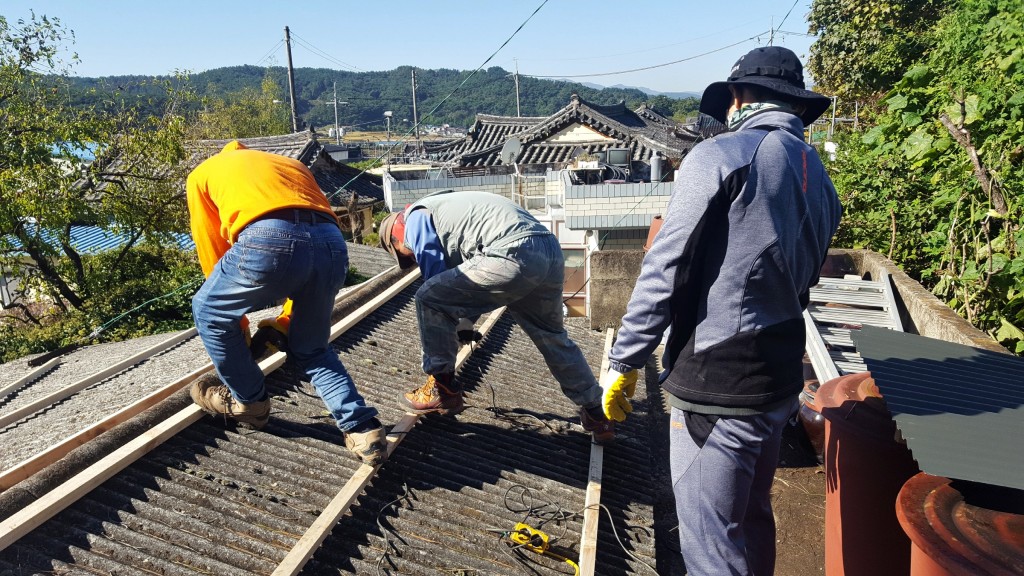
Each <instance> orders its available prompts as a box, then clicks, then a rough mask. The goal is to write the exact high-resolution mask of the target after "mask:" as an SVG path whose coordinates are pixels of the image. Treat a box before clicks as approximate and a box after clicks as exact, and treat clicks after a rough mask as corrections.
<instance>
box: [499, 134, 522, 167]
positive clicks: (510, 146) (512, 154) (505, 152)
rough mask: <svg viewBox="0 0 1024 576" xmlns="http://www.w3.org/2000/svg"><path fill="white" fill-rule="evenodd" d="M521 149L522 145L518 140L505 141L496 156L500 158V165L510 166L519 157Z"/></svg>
mask: <svg viewBox="0 0 1024 576" xmlns="http://www.w3.org/2000/svg"><path fill="white" fill-rule="evenodd" d="M522 148H523V143H522V142H520V141H519V138H509V139H508V140H506V141H505V145H504V146H502V147H501V152H500V153H499V154H498V156H499V157H500V158H501V163H502V164H512V163H513V162H515V161H516V158H517V157H519V151H520V150H521V149H522Z"/></svg>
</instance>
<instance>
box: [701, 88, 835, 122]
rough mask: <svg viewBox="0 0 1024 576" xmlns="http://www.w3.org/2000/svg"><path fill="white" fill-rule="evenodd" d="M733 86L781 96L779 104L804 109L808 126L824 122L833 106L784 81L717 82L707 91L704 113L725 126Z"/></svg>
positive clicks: (830, 100)
mask: <svg viewBox="0 0 1024 576" xmlns="http://www.w3.org/2000/svg"><path fill="white" fill-rule="evenodd" d="M730 85H751V86H758V87H760V88H763V89H765V90H768V91H769V92H771V93H773V94H775V95H777V96H778V97H779V100H784V101H786V102H792V103H793V104H799V105H801V106H803V107H804V112H803V114H800V120H802V121H803V123H804V126H809V125H810V124H811V123H812V122H814V121H815V120H817V119H818V118H820V117H821V115H822V114H824V113H825V110H828V107H829V106H831V105H832V99H831V98H829V97H828V96H823V95H821V94H818V93H817V92H813V91H811V90H804V89H803V88H797V87H796V86H793V85H792V84H790V83H789V82H786V81H784V80H780V79H778V78H770V77H767V76H746V77H744V78H741V79H739V80H726V81H723V82H713V83H712V84H711V85H710V86H708V87H707V88H705V89H704V94H703V95H702V96H701V97H700V111H701V112H702V113H704V114H707V115H708V116H711V117H712V118H714V119H715V120H718V121H719V122H721V123H722V124H728V122H727V118H726V113H727V112H728V111H729V106H731V105H732V93H731V92H730V91H729V86H730Z"/></svg>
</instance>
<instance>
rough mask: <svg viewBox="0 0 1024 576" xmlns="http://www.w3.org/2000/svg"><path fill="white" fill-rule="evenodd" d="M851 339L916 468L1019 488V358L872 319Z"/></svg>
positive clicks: (1022, 412)
mask: <svg viewBox="0 0 1024 576" xmlns="http://www.w3.org/2000/svg"><path fill="white" fill-rule="evenodd" d="M853 340H854V342H856V344H857V350H858V351H859V352H860V354H861V356H862V357H863V358H864V361H865V363H866V364H867V366H868V369H869V370H870V371H871V376H872V377H873V378H874V379H875V383H876V384H877V385H878V389H879V390H880V391H881V393H882V396H883V397H884V398H885V403H886V405H887V406H888V407H889V410H890V411H891V412H892V414H893V417H894V418H895V419H896V424H897V425H898V426H899V429H900V432H901V433H902V434H903V437H904V438H905V439H906V441H907V446H908V447H909V448H910V451H911V453H912V454H913V455H914V458H915V459H916V460H917V463H918V465H920V467H921V470H923V471H924V472H927V473H929V474H934V475H937V476H945V477H947V478H953V479H959V480H969V481H973V482H983V483H986V484H993V485H997V486H1006V487H1010V488H1017V489H1024V444H1021V440H1020V437H1021V434H1022V433H1024V359H1021V358H1018V357H1016V356H1012V355H1010V354H1000V353H998V352H992V351H989V350H982V349H980V348H973V347H970V346H963V345H961V344H954V343H952V342H946V341H943V340H936V339H934V338H926V337H924V336H918V335H916V334H906V333H903V332H895V331H892V330H886V329H883V328H876V327H873V326H864V328H863V329H861V330H860V331H859V332H854V333H853Z"/></svg>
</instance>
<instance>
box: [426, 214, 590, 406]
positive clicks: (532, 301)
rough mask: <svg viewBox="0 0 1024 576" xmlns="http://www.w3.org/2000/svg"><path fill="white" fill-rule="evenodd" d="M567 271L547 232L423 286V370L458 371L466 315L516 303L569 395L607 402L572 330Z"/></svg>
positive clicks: (512, 309)
mask: <svg viewBox="0 0 1024 576" xmlns="http://www.w3.org/2000/svg"><path fill="white" fill-rule="evenodd" d="M564 275H565V260H564V259H563V257H562V249H561V247H560V246H559V245H558V239H557V238H555V237H554V236H552V235H550V234H545V235H539V236H528V237H526V238H524V239H522V240H518V241H514V242H513V243H512V244H511V245H510V246H503V247H501V248H495V249H491V250H488V251H487V252H486V253H485V254H480V255H477V256H475V257H474V258H471V259H470V260H469V261H467V262H463V263H462V264H461V265H459V266H458V267H456V268H452V269H451V270H446V271H444V272H442V273H440V274H438V275H437V276H434V277H433V278H431V279H429V280H427V281H426V282H424V283H423V285H422V286H421V287H420V289H419V290H417V291H416V316H417V319H418V320H419V326H420V342H421V344H422V346H423V371H424V372H426V373H427V374H442V373H445V372H452V371H453V370H454V368H455V356H456V354H457V353H458V342H457V341H456V338H455V326H456V324H457V323H458V320H459V318H476V317H478V316H480V315H481V314H484V313H486V312H490V311H492V310H496V309H497V308H500V307H502V306H508V311H509V313H511V314H512V318H513V319H514V320H515V321H516V323H518V324H519V326H520V327H522V329H523V330H524V331H525V332H526V334H527V335H528V336H529V337H530V339H531V340H533V343H534V344H535V345H536V346H537V349H538V350H540V353H541V354H542V355H543V356H544V361H545V362H546V363H547V365H548V368H549V369H550V370H551V374H552V375H553V376H554V377H555V380H557V381H558V384H559V385H560V386H561V388H562V393H564V394H565V395H566V396H567V397H568V398H569V399H570V400H572V401H573V402H574V403H575V404H576V405H578V406H587V407H590V406H596V405H597V404H599V403H600V401H601V388H600V387H599V386H598V385H597V381H596V380H595V379H594V373H593V372H592V371H591V370H590V366H589V365H587V360H586V358H584V357H583V352H581V351H580V349H579V347H577V346H576V343H575V342H573V341H572V340H570V339H569V334H568V333H566V331H565V325H564V323H563V318H562V309H563V308H562V284H563V277H564ZM522 376H523V378H531V375H529V374H523V375H522Z"/></svg>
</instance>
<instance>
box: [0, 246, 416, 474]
mask: <svg viewBox="0 0 1024 576" xmlns="http://www.w3.org/2000/svg"><path fill="white" fill-rule="evenodd" d="M395 268H396V267H395V266H392V267H391V268H388V269H387V270H385V271H384V272H381V273H380V274H377V275H376V276H374V277H373V278H370V279H369V280H367V281H366V282H363V283H362V284H359V285H357V286H355V287H353V289H352V290H347V291H342V292H339V293H338V295H337V296H336V297H335V302H340V301H341V300H342V299H344V298H347V297H348V295H349V294H351V293H352V292H355V291H356V290H358V289H359V288H360V287H363V286H369V285H371V284H372V283H373V282H375V281H376V280H377V279H379V278H381V277H382V276H384V275H385V274H389V273H391V272H392V271H393V270H394V269H395ZM347 318H348V317H346V319H347ZM343 321H344V320H343ZM282 358H287V357H286V356H283V355H282V356H275V357H272V363H278V362H279V361H281V359H282ZM58 361H59V360H58V359H54V360H52V361H51V362H58ZM277 365H278V366H280V364H279V363H278V364H277ZM45 367H46V365H44V366H41V367H40V368H39V370H42V369H43V368H45ZM274 369H276V367H275V368H274ZM210 370H213V363H207V364H206V365H205V366H203V367H201V368H199V369H198V370H195V371H194V372H192V373H191V374H188V375H187V376H185V377H183V378H179V379H178V380H175V381H174V382H172V383H170V384H168V385H166V386H164V387H163V388H160V389H159V390H157V391H155V392H153V393H152V394H149V395H148V396H146V397H144V398H141V399H139V400H138V401H137V402H135V403H133V404H131V405H130V406H127V407H125V408H123V409H122V410H120V411H119V412H116V413H114V414H111V415H110V416H108V417H107V418H105V419H103V420H101V421H99V422H96V423H95V424H93V425H92V426H90V427H89V428H86V429H85V430H82V431H81V432H78V433H77V434H75V435H74V436H71V437H69V438H66V439H64V440H62V441H61V442H58V443H57V444H54V445H52V446H50V447H49V448H47V449H45V450H43V451H42V452H39V453H37V454H35V455H33V456H31V457H29V458H28V459H26V460H23V461H22V462H19V463H18V464H15V465H14V466H12V467H10V468H8V469H7V470H4V471H3V472H0V492H2V491H4V490H7V489H8V488H10V487H11V486H14V485H15V484H17V483H18V482H21V481H22V480H25V479H26V478H28V477H29V476H31V475H33V474H35V473H36V472H39V471H40V470H42V469H43V468H46V467H47V466H49V465H50V464H52V463H54V462H56V461H57V460H59V459H61V458H63V457H64V456H66V455H67V454H68V453H70V452H71V451H72V450H74V449H75V448H78V447H79V446H81V445H83V444H85V443H86V442H88V441H89V440H92V439H93V438H96V437H97V436H99V435H100V434H102V433H104V432H106V431H107V430H110V429H111V428H113V427H114V426H117V425H118V424H121V423H123V422H126V421H128V420H129V419H130V418H132V417H134V416H136V415H138V414H141V413H142V412H144V411H145V410H147V409H149V408H152V407H153V406H155V405H156V404H157V403H159V402H160V401H162V400H164V399H166V398H167V397H169V396H170V395H171V394H173V393H174V392H176V391H177V390H178V389H180V388H182V387H184V386H185V385H186V384H189V383H191V382H192V381H193V380H195V379H196V378H198V377H199V376H202V375H203V374H205V373H206V372H209V371H210ZM37 371H38V370H37Z"/></svg>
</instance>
